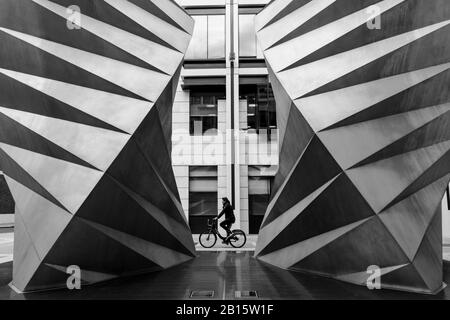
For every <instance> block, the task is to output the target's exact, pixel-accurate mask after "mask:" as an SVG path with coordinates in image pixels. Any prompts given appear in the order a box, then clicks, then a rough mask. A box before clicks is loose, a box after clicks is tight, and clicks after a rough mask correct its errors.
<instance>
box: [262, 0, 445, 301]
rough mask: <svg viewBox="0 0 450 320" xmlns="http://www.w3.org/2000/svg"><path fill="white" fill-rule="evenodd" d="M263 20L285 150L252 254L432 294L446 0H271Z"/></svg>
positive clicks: (436, 271) (438, 248)
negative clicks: (374, 273)
mask: <svg viewBox="0 0 450 320" xmlns="http://www.w3.org/2000/svg"><path fill="white" fill-rule="evenodd" d="M374 12H375V13H377V14H381V16H380V17H378V18H375V20H374V21H372V18H373V17H374V16H373V13H374ZM368 20H369V22H368ZM378 23H379V25H378ZM255 26H256V30H257V36H258V40H259V43H260V45H261V47H262V49H263V51H264V55H265V58H266V61H267V64H268V67H269V72H270V76H271V81H272V86H273V88H274V91H275V98H276V101H277V118H278V125H279V129H280V150H281V154H280V168H279V172H278V173H277V175H276V177H275V181H274V188H273V189H274V190H273V194H272V198H271V202H270V204H269V206H268V209H267V212H266V215H265V218H264V221H263V223H262V226H261V230H260V235H259V241H258V244H257V249H256V256H257V257H258V258H259V259H261V260H263V261H266V262H268V263H271V264H274V265H277V266H279V267H282V268H287V269H291V270H298V271H304V272H310V273H314V274H319V275H324V276H328V277H333V278H336V279H340V280H343V281H348V282H352V283H356V284H361V285H365V284H366V281H367V279H368V277H369V274H368V273H367V269H368V267H370V266H372V265H375V266H378V267H379V268H380V271H381V274H382V276H381V285H382V287H383V288H394V289H401V290H410V291H418V292H426V293H434V292H436V291H438V290H439V289H440V288H441V287H442V229H441V207H440V206H441V200H442V197H443V195H444V191H445V188H446V186H447V185H448V182H449V179H450V174H449V173H450V122H449V121H450V93H449V84H450V70H449V69H450V6H449V3H448V1H447V0H429V1H420V0H385V1H379V0H378V1H377V0H372V1H360V0H311V1H305V0H299V1H293V0H275V1H273V2H271V3H270V4H269V5H268V7H266V8H265V9H264V10H263V11H262V12H261V13H259V14H258V16H257V18H256V22H255ZM378 26H379V27H380V29H378V28H377V27H378Z"/></svg>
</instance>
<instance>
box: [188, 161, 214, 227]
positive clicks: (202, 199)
mask: <svg viewBox="0 0 450 320" xmlns="http://www.w3.org/2000/svg"><path fill="white" fill-rule="evenodd" d="M215 216H217V166H193V167H189V226H190V227H191V231H192V233H194V234H197V233H202V232H204V231H205V229H206V227H207V224H206V223H207V220H208V219H212V218H213V217H215Z"/></svg>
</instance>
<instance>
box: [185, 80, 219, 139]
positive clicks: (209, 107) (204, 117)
mask: <svg viewBox="0 0 450 320" xmlns="http://www.w3.org/2000/svg"><path fill="white" fill-rule="evenodd" d="M220 99H225V88H224V87H221V86H218V87H212V86H211V87H210V88H209V89H203V90H200V91H197V90H195V89H192V90H191V92H190V104H189V112H190V121H189V122H190V124H189V126H190V129H189V130H190V133H191V135H204V134H216V133H217V104H218V100H220ZM214 129H215V130H214Z"/></svg>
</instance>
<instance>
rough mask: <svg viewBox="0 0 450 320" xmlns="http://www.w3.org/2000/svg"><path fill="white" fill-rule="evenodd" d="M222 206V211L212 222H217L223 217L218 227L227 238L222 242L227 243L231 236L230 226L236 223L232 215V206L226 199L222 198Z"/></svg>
mask: <svg viewBox="0 0 450 320" xmlns="http://www.w3.org/2000/svg"><path fill="white" fill-rule="evenodd" d="M222 205H223V208H222V211H221V212H220V213H219V215H218V216H217V217H215V218H214V220H219V219H220V218H221V217H222V216H223V215H225V220H224V221H222V222H221V223H220V226H221V227H222V228H223V229H224V230H225V231H226V232H227V237H226V238H225V240H223V241H222V242H223V243H227V241H228V240H229V239H228V238H229V237H230V235H231V226H232V225H233V223H235V222H236V217H235V216H234V213H233V206H232V205H231V203H230V200H228V198H227V197H224V198H222Z"/></svg>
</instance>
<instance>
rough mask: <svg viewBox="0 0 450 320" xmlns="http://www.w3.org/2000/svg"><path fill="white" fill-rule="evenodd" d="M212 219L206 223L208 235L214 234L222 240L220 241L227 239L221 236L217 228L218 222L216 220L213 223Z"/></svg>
mask: <svg viewBox="0 0 450 320" xmlns="http://www.w3.org/2000/svg"><path fill="white" fill-rule="evenodd" d="M211 220H212V219H208V222H207V224H208V227H209V230H208V232H209V233H214V234H216V235H217V236H218V237H219V238H220V239H222V240H225V239H226V238H227V237H222V235H221V234H220V232H219V228H218V226H217V225H218V221H217V220H216V222H215V223H214V220H212V221H211ZM231 232H233V231H231Z"/></svg>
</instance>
